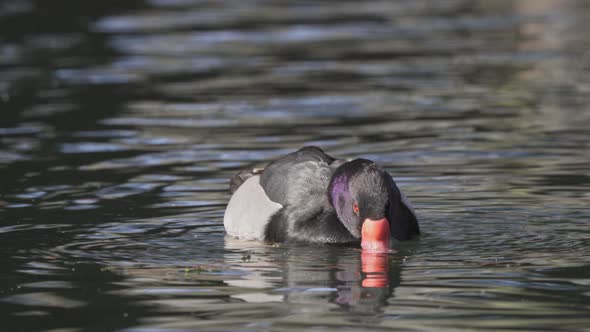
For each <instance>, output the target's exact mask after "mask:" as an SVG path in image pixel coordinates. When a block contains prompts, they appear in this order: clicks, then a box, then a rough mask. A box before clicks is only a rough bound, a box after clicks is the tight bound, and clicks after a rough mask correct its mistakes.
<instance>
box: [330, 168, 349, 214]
mask: <svg viewBox="0 0 590 332" xmlns="http://www.w3.org/2000/svg"><path fill="white" fill-rule="evenodd" d="M345 193H348V177H347V176H346V175H344V174H342V175H339V176H337V177H334V178H333V179H332V191H331V192H330V197H331V199H332V202H331V203H332V206H334V207H336V206H337V204H338V199H339V197H341V196H342V195H344V194H345Z"/></svg>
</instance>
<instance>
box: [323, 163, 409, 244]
mask: <svg viewBox="0 0 590 332" xmlns="http://www.w3.org/2000/svg"><path fill="white" fill-rule="evenodd" d="M328 196H329V200H330V203H331V204H332V206H333V207H334V209H335V210H336V214H337V215H338V218H339V219H340V221H341V222H342V223H343V224H344V226H345V227H346V229H347V230H348V231H349V232H350V233H351V234H352V235H353V236H354V237H356V238H358V239H360V240H361V247H362V248H363V249H366V250H374V251H387V250H388V249H389V246H390V242H391V237H394V238H396V239H398V240H405V239H408V238H410V237H412V235H414V234H413V233H417V232H418V231H417V229H416V230H413V227H411V225H407V223H408V221H406V220H404V218H397V217H398V215H400V213H398V212H399V210H400V209H401V208H402V207H401V204H402V202H401V193H400V191H399V189H398V187H397V185H396V184H395V182H394V181H393V179H392V178H391V176H390V175H389V174H388V173H387V172H386V171H384V170H383V169H381V168H379V167H378V166H377V165H376V164H375V163H374V162H372V161H370V160H367V159H355V160H352V161H350V162H347V163H344V164H342V165H341V166H340V167H338V168H337V169H336V171H335V172H334V174H333V175H332V179H331V180H330V185H329V187H328Z"/></svg>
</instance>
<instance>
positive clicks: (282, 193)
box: [260, 146, 334, 208]
mask: <svg viewBox="0 0 590 332" xmlns="http://www.w3.org/2000/svg"><path fill="white" fill-rule="evenodd" d="M332 162H334V158H332V157H330V156H329V155H327V154H326V153H324V151H322V150H321V149H320V148H318V147H312V146H310V147H304V148H302V149H301V150H298V151H296V152H293V153H290V154H288V155H286V156H285V157H283V158H280V159H278V160H275V161H273V162H271V163H270V164H268V165H267V166H266V167H265V168H264V171H263V172H262V175H261V176H260V185H261V186H262V188H263V189H264V191H265V192H266V195H267V196H268V197H269V198H270V200H272V201H273V202H276V203H279V204H282V205H283V206H287V205H292V206H301V207H302V208H306V207H309V205H310V204H311V205H318V204H323V199H325V198H324V197H325V193H326V189H327V187H328V184H329V182H330V177H331V176H332V173H333V169H332V168H331V167H330V164H331V163H332Z"/></svg>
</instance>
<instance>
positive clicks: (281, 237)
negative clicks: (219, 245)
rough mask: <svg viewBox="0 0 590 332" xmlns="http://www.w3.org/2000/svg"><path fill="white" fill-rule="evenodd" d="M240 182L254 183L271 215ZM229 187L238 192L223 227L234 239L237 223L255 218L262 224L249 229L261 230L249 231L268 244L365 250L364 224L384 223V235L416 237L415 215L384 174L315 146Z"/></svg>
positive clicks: (371, 164) (238, 178)
mask: <svg viewBox="0 0 590 332" xmlns="http://www.w3.org/2000/svg"><path fill="white" fill-rule="evenodd" d="M258 175H259V176H258ZM251 177H253V179H251V180H250V178H251ZM244 181H252V182H254V181H259V186H260V187H261V189H262V190H259V191H260V192H263V193H264V194H265V195H266V197H264V198H265V199H266V198H268V199H269V200H270V201H271V202H270V204H273V208H272V210H268V209H267V211H262V210H263V209H262V208H260V209H258V207H257V203H256V202H257V201H256V200H255V198H252V197H253V195H249V194H248V193H247V192H245V191H246V189H244V190H242V188H241V187H240V184H241V183H243V182H244ZM253 185H258V184H253ZM231 186H232V189H233V190H234V191H236V189H237V191H236V192H235V193H234V196H233V197H232V200H230V204H228V209H227V210H226V217H225V219H224V223H225V226H226V230H227V232H228V234H230V235H234V236H237V237H242V236H241V234H240V232H241V231H237V230H236V224H238V223H240V222H241V221H240V220H241V219H246V220H247V219H249V218H250V220H253V219H254V218H256V215H257V214H261V215H263V216H266V219H267V220H265V221H264V222H256V223H255V226H253V227H263V228H264V229H259V230H253V231H255V233H257V234H260V235H259V236H257V237H256V238H257V239H259V240H265V241H273V242H284V241H301V242H311V243H355V242H359V241H361V237H363V239H362V240H363V246H364V242H366V241H365V238H364V237H369V235H366V234H369V233H367V232H368V231H367V229H369V228H368V227H364V226H363V225H365V224H368V223H369V222H372V221H377V222H381V223H382V224H383V223H385V224H388V226H387V225H384V227H387V228H385V229H386V232H387V233H390V235H391V237H393V238H395V239H397V240H407V239H410V238H412V237H413V236H415V235H418V234H419V233H420V230H419V226H418V221H417V218H416V216H415V214H414V212H413V211H412V209H411V207H410V206H408V203H407V201H405V202H404V201H403V200H405V199H403V195H402V194H401V192H400V191H399V189H398V187H397V186H396V184H395V182H394V181H393V179H392V178H391V176H390V175H389V174H388V173H387V172H386V171H384V170H383V169H381V168H379V167H378V166H377V165H376V164H375V163H374V162H372V161H370V160H366V159H355V160H352V161H345V160H336V159H334V158H332V157H331V156H329V155H327V154H326V153H324V152H323V151H322V150H321V149H320V148H318V147H304V148H302V149H301V150H299V151H296V152H293V153H291V154H288V155H286V156H284V157H282V158H280V159H278V160H275V161H273V162H271V163H269V164H268V165H267V166H266V168H265V169H264V170H263V171H261V172H260V171H259V172H255V171H247V172H244V171H242V172H240V173H238V174H236V176H234V178H233V179H232V181H231ZM244 187H246V186H244ZM241 191H244V192H241ZM232 201H237V202H238V203H240V204H241V205H242V207H241V208H240V211H239V213H238V212H236V211H233V210H235V208H232V205H236V204H237V203H235V202H233V203H232ZM273 202H274V203H273ZM275 203H278V204H275ZM244 206H245V207H244ZM257 209H258V210H257ZM253 224H254V223H253ZM244 226H246V227H247V225H243V224H241V225H239V227H241V228H242V229H243V228H244ZM379 227H381V226H379ZM387 236H388V238H389V234H387ZM388 238H387V241H388ZM388 243H389V242H387V243H386V244H387V245H388Z"/></svg>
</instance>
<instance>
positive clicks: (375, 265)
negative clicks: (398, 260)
mask: <svg viewBox="0 0 590 332" xmlns="http://www.w3.org/2000/svg"><path fill="white" fill-rule="evenodd" d="M361 267H362V271H363V275H364V277H363V281H362V286H363V287H372V288H385V287H387V286H389V275H388V274H387V272H388V270H389V256H388V255H387V254H384V253H376V252H373V251H367V250H363V251H362V252H361Z"/></svg>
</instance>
